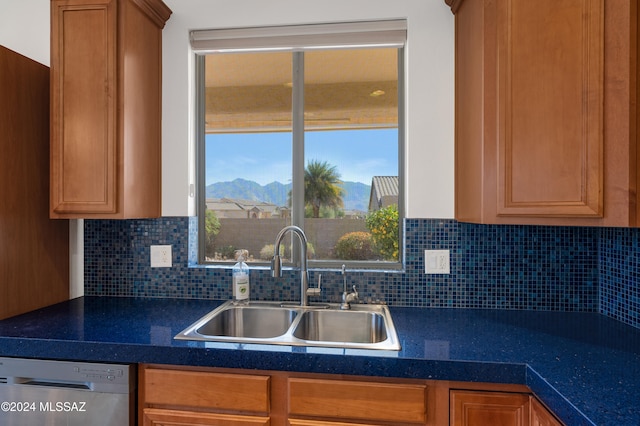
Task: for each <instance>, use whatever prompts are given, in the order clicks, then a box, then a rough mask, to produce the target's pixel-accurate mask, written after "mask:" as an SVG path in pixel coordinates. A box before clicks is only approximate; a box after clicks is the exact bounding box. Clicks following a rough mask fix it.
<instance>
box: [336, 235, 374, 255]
mask: <svg viewBox="0 0 640 426" xmlns="http://www.w3.org/2000/svg"><path fill="white" fill-rule="evenodd" d="M333 250H334V253H335V256H336V257H337V258H338V259H344V260H371V259H372V258H374V257H375V251H374V250H373V241H372V238H371V234H370V233H368V232H349V233H348V234H344V235H343V236H342V237H340V239H339V240H338V242H337V243H336V246H335V247H334V249H333Z"/></svg>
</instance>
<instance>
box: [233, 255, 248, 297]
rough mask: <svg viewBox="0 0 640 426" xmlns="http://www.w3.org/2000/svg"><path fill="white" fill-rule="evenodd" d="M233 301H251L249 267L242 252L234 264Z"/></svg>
mask: <svg viewBox="0 0 640 426" xmlns="http://www.w3.org/2000/svg"><path fill="white" fill-rule="evenodd" d="M233 302H234V303H235V304H247V303H249V267H248V266H247V264H246V263H245V262H244V256H243V255H242V252H241V253H240V255H239V256H238V262H237V263H236V264H235V265H233Z"/></svg>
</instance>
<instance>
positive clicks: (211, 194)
mask: <svg viewBox="0 0 640 426" xmlns="http://www.w3.org/2000/svg"><path fill="white" fill-rule="evenodd" d="M342 187H343V188H344V192H345V194H344V197H343V201H344V208H345V210H361V211H367V210H368V208H369V196H370V193H371V185H366V184H364V183H360V182H344V183H343V185H342ZM290 190H291V184H290V183H287V184H284V183H280V182H271V183H269V184H267V185H260V184H259V183H256V182H253V181H250V180H245V179H235V180H233V181H231V182H216V183H212V184H211V185H209V186H207V192H206V194H207V198H242V199H245V200H254V201H264V202H266V203H272V204H275V205H277V206H286V205H287V199H288V197H289V191H290Z"/></svg>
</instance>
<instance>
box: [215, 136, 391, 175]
mask: <svg viewBox="0 0 640 426" xmlns="http://www.w3.org/2000/svg"><path fill="white" fill-rule="evenodd" d="M397 135H398V132H397V130H396V129H376V130H332V131H315V132H307V133H306V134H305V163H307V162H308V161H309V160H320V161H327V162H329V163H330V164H331V165H334V166H336V168H337V170H338V172H339V173H340V174H341V179H342V180H343V181H352V182H362V183H365V184H367V185H370V184H371V177H372V176H374V175H376V176H385V175H386V176H395V175H397V174H398V142H397V141H398V136H397ZM206 164H207V165H206V167H207V172H206V184H207V185H210V184H212V183H215V182H226V181H232V180H234V179H236V178H243V179H247V180H252V181H255V182H258V183H259V184H261V185H265V184H267V183H271V182H273V181H278V182H282V183H287V182H290V180H291V134H290V133H248V134H224V135H218V134H209V135H207V136H206Z"/></svg>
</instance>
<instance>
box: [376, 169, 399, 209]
mask: <svg viewBox="0 0 640 426" xmlns="http://www.w3.org/2000/svg"><path fill="white" fill-rule="evenodd" d="M392 204H398V176H374V177H373V179H371V195H370V196H369V211H374V210H379V209H381V208H383V207H387V206H390V205H392Z"/></svg>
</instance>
